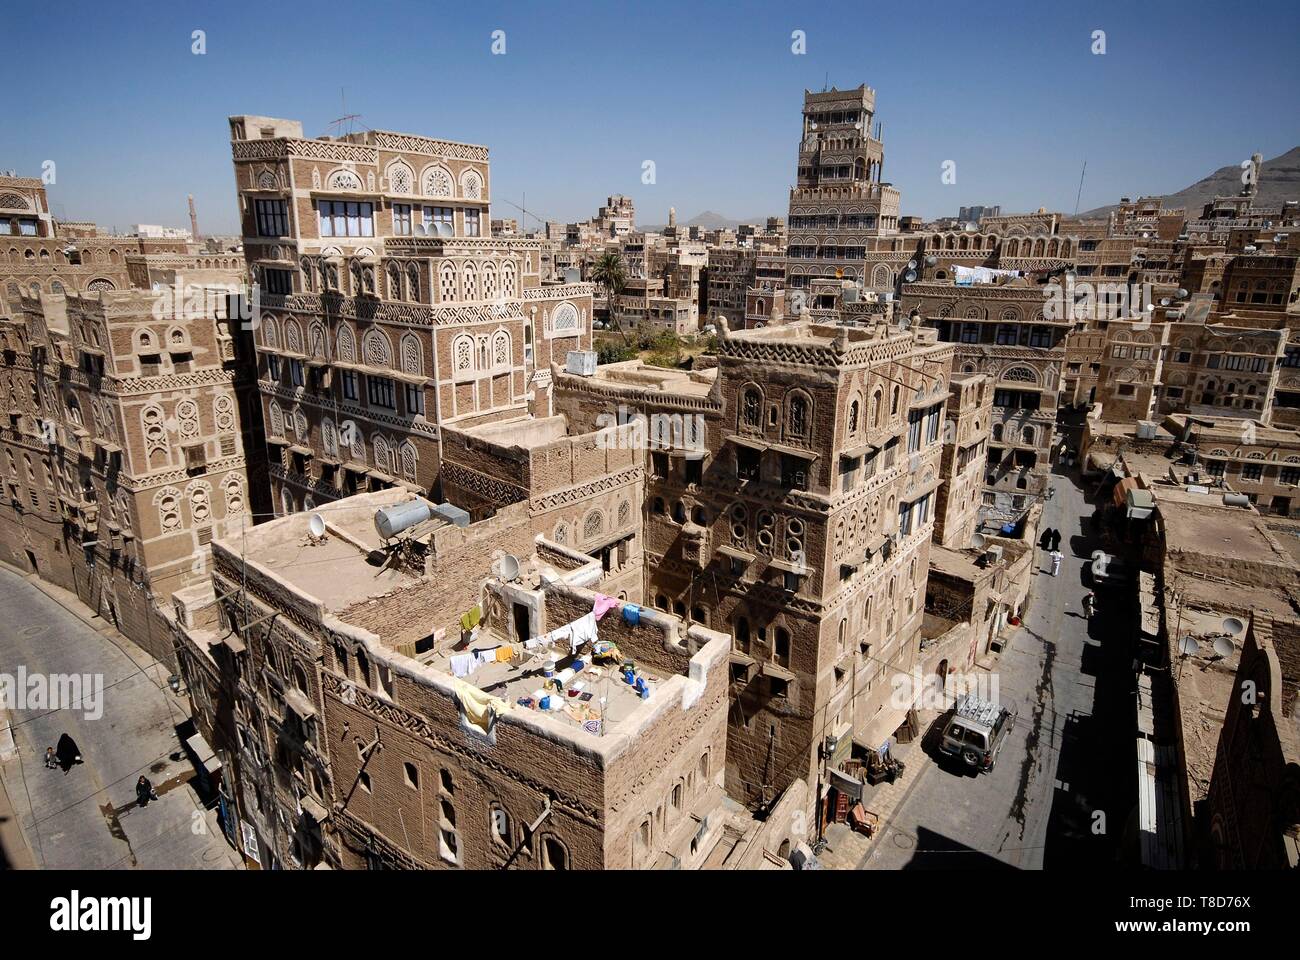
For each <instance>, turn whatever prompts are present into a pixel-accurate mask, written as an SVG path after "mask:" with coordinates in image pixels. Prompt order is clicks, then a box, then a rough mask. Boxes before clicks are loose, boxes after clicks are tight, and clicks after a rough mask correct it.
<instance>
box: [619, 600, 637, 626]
mask: <svg viewBox="0 0 1300 960" xmlns="http://www.w3.org/2000/svg"><path fill="white" fill-rule="evenodd" d="M623 619H624V620H626V621H627V622H628V623H630V624H631V625H632V626H634V627H635V626H636V625H637V624H638V623H640V622H641V608H640V607H638V606H637V605H636V604H635V603H625V604H623Z"/></svg>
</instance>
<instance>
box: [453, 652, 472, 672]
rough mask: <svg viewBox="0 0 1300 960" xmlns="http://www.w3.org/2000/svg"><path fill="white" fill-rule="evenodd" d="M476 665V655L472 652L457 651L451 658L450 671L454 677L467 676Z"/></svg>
mask: <svg viewBox="0 0 1300 960" xmlns="http://www.w3.org/2000/svg"><path fill="white" fill-rule="evenodd" d="M477 666H478V657H476V656H475V655H474V654H472V653H458V654H456V655H455V656H454V657H452V658H451V672H452V675H453V676H456V677H467V676H469V675H470V673H472V672H473V670H474V668H475V667H477Z"/></svg>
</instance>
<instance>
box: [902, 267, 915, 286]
mask: <svg viewBox="0 0 1300 960" xmlns="http://www.w3.org/2000/svg"><path fill="white" fill-rule="evenodd" d="M903 279H904V280H906V281H907V282H908V283H912V282H914V281H915V280H916V271H915V270H909V271H907V273H905V274H903Z"/></svg>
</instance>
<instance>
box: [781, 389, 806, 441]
mask: <svg viewBox="0 0 1300 960" xmlns="http://www.w3.org/2000/svg"><path fill="white" fill-rule="evenodd" d="M786 428H787V429H788V430H789V432H790V435H791V436H795V437H804V436H807V435H808V398H807V397H805V396H804V395H803V394H800V393H796V394H794V395H793V396H791V397H790V407H789V415H788V419H787V421H786Z"/></svg>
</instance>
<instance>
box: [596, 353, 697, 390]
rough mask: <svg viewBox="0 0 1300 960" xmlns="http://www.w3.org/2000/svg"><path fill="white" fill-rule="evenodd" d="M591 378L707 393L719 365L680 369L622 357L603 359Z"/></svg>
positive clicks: (627, 387) (613, 384)
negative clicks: (704, 368)
mask: <svg viewBox="0 0 1300 960" xmlns="http://www.w3.org/2000/svg"><path fill="white" fill-rule="evenodd" d="M584 379H588V380H594V381H597V382H599V383H600V385H601V386H605V387H614V388H616V389H617V388H621V389H625V390H629V391H631V390H639V391H645V390H649V391H652V392H662V393H671V394H676V395H678V396H691V397H701V398H703V397H707V396H708V395H709V392H710V391H711V390H712V389H713V384H714V382H715V381H716V380H717V379H718V368H717V367H710V368H709V369H707V370H679V369H670V368H668V367H654V366H651V365H649V364H647V363H646V362H645V361H644V360H625V361H622V362H620V363H605V364H601V365H600V366H598V367H597V368H596V373H595V375H594V376H591V377H586V378H584Z"/></svg>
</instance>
